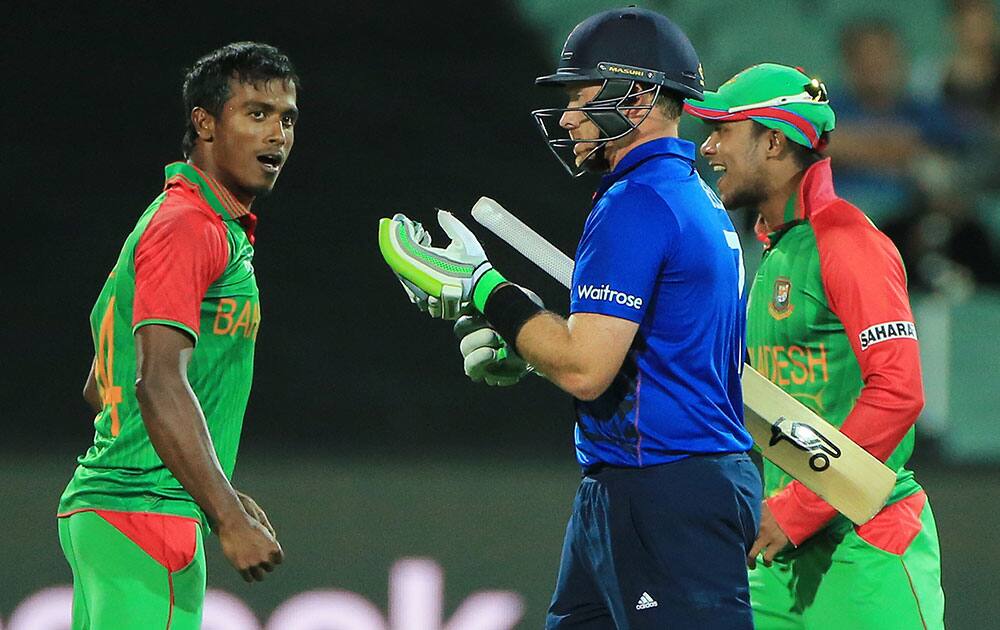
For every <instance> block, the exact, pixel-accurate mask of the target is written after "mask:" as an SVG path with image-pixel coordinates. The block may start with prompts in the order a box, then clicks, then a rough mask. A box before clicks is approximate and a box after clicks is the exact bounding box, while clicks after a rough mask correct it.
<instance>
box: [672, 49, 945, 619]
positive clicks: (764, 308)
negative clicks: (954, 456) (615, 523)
mask: <svg viewBox="0 0 1000 630" xmlns="http://www.w3.org/2000/svg"><path fill="white" fill-rule="evenodd" d="M686 109H687V111H688V112H689V113H691V114H693V115H694V116H697V117H699V118H702V119H703V120H705V121H706V122H708V123H710V124H711V125H712V126H713V130H712V133H711V135H709V137H708V139H706V140H705V142H704V144H703V145H702V149H701V150H702V154H703V155H704V156H705V157H706V158H707V159H708V161H709V163H710V164H711V166H712V167H713V169H714V170H716V171H718V172H721V173H722V176H721V178H720V179H719V182H718V189H719V193H720V196H721V198H722V200H723V202H724V203H725V204H726V206H728V207H729V208H730V209H732V208H741V207H746V208H756V209H758V210H759V211H760V216H759V219H758V222H757V232H758V236H759V237H760V239H761V240H762V241H763V242H764V245H765V249H764V255H763V259H762V262H761V265H760V268H759V269H758V271H757V275H756V278H755V279H754V283H753V287H752V288H751V290H750V299H749V305H748V313H747V347H748V351H749V355H750V362H751V364H752V365H753V367H754V368H756V369H757V370H758V371H759V372H761V373H762V374H764V375H766V376H767V377H768V378H769V379H770V380H771V381H773V382H774V383H776V384H777V385H778V386H779V387H781V388H782V389H783V390H785V391H786V392H788V393H789V394H791V395H792V396H795V397H796V398H797V399H798V400H800V401H801V402H802V403H804V404H805V405H806V406H808V407H809V408H811V409H812V410H813V411H815V412H816V413H817V414H819V415H820V416H822V417H823V418H824V419H826V420H827V421H828V422H830V423H831V424H833V425H835V426H838V427H839V428H840V430H841V431H842V432H843V433H844V435H846V436H847V437H849V438H851V439H852V440H854V441H855V442H857V443H858V444H859V445H861V446H862V447H863V448H864V449H865V450H867V451H868V452H869V453H871V454H872V455H874V456H875V457H877V458H878V459H880V460H882V461H883V462H885V463H886V465H888V466H889V468H891V469H892V470H894V471H896V473H897V480H896V486H895V488H894V490H893V492H892V494H891V495H890V497H889V500H888V503H887V505H886V507H885V508H883V509H882V511H881V512H879V513H878V514H877V515H876V516H875V517H874V518H873V519H872V520H871V521H869V522H868V523H866V524H864V525H861V526H854V525H853V524H852V523H851V522H850V521H849V520H848V519H847V518H846V517H844V516H842V515H840V514H839V513H838V512H837V511H836V510H835V509H833V508H832V507H830V505H829V504H827V503H826V502H825V501H823V500H822V499H820V498H819V497H818V496H817V495H816V494H815V493H814V492H812V491H811V490H809V489H808V488H806V487H805V486H804V485H803V484H802V483H801V482H799V481H795V480H793V479H792V478H791V477H790V476H788V475H787V474H786V473H785V472H784V471H782V470H781V469H780V468H778V467H777V466H775V465H774V464H772V463H770V462H768V461H766V460H765V462H764V488H765V496H766V499H765V501H764V504H763V507H762V510H761V525H760V533H759V534H758V537H757V540H756V542H755V544H754V546H753V548H752V549H751V552H750V556H749V557H748V566H750V568H751V572H750V599H751V604H752V606H753V611H754V623H755V626H756V627H757V628H758V629H759V630H784V629H802V630H805V629H809V630H814V629H819V630H824V629H830V630H834V629H836V630H843V629H846V628H850V629H851V630H865V629H871V630H876V629H877V630H894V629H911V628H916V629H920V628H933V629H938V628H943V627H944V593H943V591H942V590H941V568H940V550H939V547H938V540H937V531H936V527H935V524H934V516H933V514H932V512H931V508H930V504H929V503H928V500H927V495H926V494H925V493H924V491H923V489H922V488H921V487H920V485H919V484H918V483H917V482H916V480H915V479H914V476H913V473H912V472H910V471H909V470H907V469H906V468H905V465H906V462H907V460H908V459H909V458H910V455H911V453H912V452H913V441H914V431H913V424H914V421H915V420H916V418H917V415H918V414H919V413H920V410H921V409H922V408H923V402H924V401H923V387H922V384H921V379H920V356H919V348H918V345H917V333H916V327H915V326H914V322H913V315H912V313H911V311H910V304H909V296H908V294H907V288H906V273H905V271H904V269H903V263H902V261H901V259H900V257H899V253H898V252H897V250H896V248H895V246H894V245H893V244H892V242H891V241H890V240H889V239H888V238H887V237H886V236H885V235H884V234H883V233H882V232H880V231H879V230H878V229H877V228H876V227H875V226H874V225H873V224H872V223H871V221H869V220H868V218H867V217H866V216H865V215H864V214H863V213H862V212H861V211H860V210H859V209H858V208H856V207H854V206H853V205H851V204H850V203H848V202H847V201H845V200H843V199H841V198H839V197H838V196H837V195H836V193H835V192H834V188H833V177H832V173H831V168H830V160H829V159H825V158H824V156H823V155H822V153H821V151H822V149H823V148H824V147H825V145H826V143H827V141H828V139H829V133H830V132H831V131H832V130H833V128H834V124H835V117H834V113H833V110H832V109H831V107H830V103H829V99H828V97H827V93H826V87H825V86H824V85H823V84H822V83H821V82H820V81H818V80H816V79H813V78H810V77H809V76H808V75H806V74H804V73H803V72H802V71H801V70H800V69H797V68H791V67H788V66H782V65H778V64H760V65H756V66H753V67H751V68H748V69H746V70H744V71H743V72H741V73H739V74H737V75H736V76H735V77H733V78H732V79H730V80H729V81H727V82H726V83H725V84H723V85H722V87H720V88H719V90H718V91H717V92H706V93H705V100H704V101H703V102H700V103H694V102H689V103H688V104H687V105H686ZM761 554H762V556H763V562H762V563H759V564H758V562H757V556H758V555H761Z"/></svg>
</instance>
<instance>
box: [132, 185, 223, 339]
mask: <svg viewBox="0 0 1000 630" xmlns="http://www.w3.org/2000/svg"><path fill="white" fill-rule="evenodd" d="M165 204H166V202H165ZM228 261H229V243H228V241H227V240H226V228H225V226H224V225H223V224H222V219H221V217H219V216H218V215H214V214H213V215H209V214H208V213H206V212H204V211H202V210H201V209H199V208H197V207H193V206H190V205H172V206H166V205H164V206H161V207H160V209H159V210H157V211H156V214H154V215H153V218H152V220H150V222H149V224H148V225H147V226H146V230H145V231H144V232H143V233H142V236H140V237H139V243H138V245H136V248H135V301H134V302H133V307H132V329H133V331H135V330H136V329H138V328H139V327H141V326H143V325H146V324H167V325H174V326H177V327H179V328H182V329H184V330H186V331H187V332H188V333H190V334H192V335H193V336H194V338H195V339H197V338H198V333H199V329H200V326H199V324H200V321H201V302H202V299H203V298H204V297H205V291H206V290H208V287H209V286H210V285H211V284H212V282H214V281H215V279H216V278H218V277H219V276H220V275H222V272H223V271H224V270H225V268H226V263H227V262H228Z"/></svg>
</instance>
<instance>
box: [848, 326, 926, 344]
mask: <svg viewBox="0 0 1000 630" xmlns="http://www.w3.org/2000/svg"><path fill="white" fill-rule="evenodd" d="M858 337H859V338H860V339H861V350H867V349H868V348H869V347H871V346H873V345H875V344H877V343H882V342H883V341H889V340H890V339H916V338H917V327H916V326H914V325H913V322H907V321H900V322H885V323H882V324H875V325H874V326H869V327H868V328H865V329H864V330H862V331H861V333H860V334H859V335H858Z"/></svg>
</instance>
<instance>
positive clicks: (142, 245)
mask: <svg viewBox="0 0 1000 630" xmlns="http://www.w3.org/2000/svg"><path fill="white" fill-rule="evenodd" d="M298 82H299V80H298V77H297V76H296V74H295V71H294V69H293V68H292V66H291V63H290V62H289V60H288V58H287V57H286V56H285V55H284V54H282V53H281V52H280V51H278V50H277V49H275V48H273V47H271V46H267V45H264V44H257V43H253V42H241V43H236V44H229V45H227V46H224V47H222V48H220V49H218V50H216V51H214V52H212V53H209V54H208V55H206V56H205V57H203V58H201V59H199V60H198V61H197V62H196V63H195V64H194V66H193V67H192V68H191V70H190V71H189V72H188V74H187V77H186V79H185V82H184V90H183V92H184V102H185V106H186V110H187V112H188V115H189V119H188V129H187V132H186V135H185V138H184V153H185V156H186V158H187V161H186V162H175V163H173V164H170V165H168V166H167V168H166V184H165V186H164V190H163V192H162V193H161V194H160V195H159V196H158V197H157V198H156V199H155V200H154V201H153V202H152V204H151V205H150V206H149V207H148V208H147V209H146V211H145V212H144V213H143V214H142V215H141V216H140V217H139V220H138V223H137V224H136V226H135V229H134V230H133V231H132V233H131V234H130V235H129V236H128V237H127V238H126V240H125V244H124V246H123V248H122V250H121V253H120V254H119V257H118V260H117V263H116V264H115V266H114V268H113V269H112V271H111V274H110V276H109V277H108V279H107V281H106V282H105V285H104V288H103V290H102V291H101V294H100V296H99V297H98V300H97V303H96V305H95V306H94V310H93V312H92V314H91V328H92V332H93V338H94V349H95V358H94V363H93V366H92V368H91V371H90V375H89V377H88V378H87V383H86V386H85V388H84V397H85V399H86V400H87V402H88V403H89V404H90V405H91V407H93V409H94V411H95V412H96V414H97V416H96V418H95V420H94V427H95V436H94V444H93V446H91V447H90V449H89V450H88V451H87V453H86V454H85V455H83V456H82V457H80V459H79V466H78V467H77V469H76V472H75V474H74V475H73V478H72V479H71V480H70V482H69V485H68V486H67V487H66V490H65V492H64V493H63V495H62V498H61V500H60V502H59V540H60V543H61V545H62V548H63V552H64V553H65V555H66V559H67V561H68V562H69V564H70V567H71V569H72V571H73V628H74V630H108V629H111V630H116V629H122V630H124V629H135V628H143V629H147V628H149V629H153V628H165V629H167V628H169V629H172V630H188V629H190V630H193V629H195V628H199V627H200V626H201V613H202V605H203V602H204V597H205V554H204V547H203V535H204V534H205V533H206V532H208V531H209V529H211V530H214V531H215V532H216V534H217V535H218V537H219V542H220V544H221V545H222V551H223V553H224V554H225V555H226V557H227V558H228V560H229V561H230V562H231V563H232V565H233V566H234V567H235V568H236V569H237V570H238V571H239V572H240V573H241V574H242V575H243V577H244V579H246V580H247V581H253V580H262V579H263V578H264V576H265V574H266V573H267V572H268V571H271V570H273V569H274V567H275V566H276V565H277V564H279V563H281V561H282V558H283V554H282V550H281V546H280V545H279V544H278V541H277V540H276V538H275V535H274V530H273V529H272V528H271V525H270V523H269V522H268V520H267V516H266V515H265V514H264V512H263V510H261V509H260V507H259V506H258V505H257V504H256V503H255V502H254V501H253V499H251V498H250V497H248V496H246V495H244V494H242V493H240V492H238V491H237V490H235V489H234V488H233V486H232V485H231V484H230V481H229V479H230V478H231V476H232V473H233V468H234V466H235V464H236V452H237V448H238V445H239V438H240V433H241V431H242V427H243V414H244V412H245V410H246V404H247V399H248V397H249V394H250V384H251V380H252V373H253V351H254V344H255V341H256V337H257V328H258V326H259V324H260V302H259V299H258V290H257V282H256V278H255V276H254V268H253V263H252V260H253V244H254V227H255V225H256V217H255V216H254V215H253V214H252V213H251V212H250V205H251V203H252V202H253V200H254V198H255V197H257V196H259V195H262V194H266V193H268V192H269V191H270V190H271V188H272V187H273V186H274V183H275V181H276V180H277V177H278V174H279V173H280V171H281V168H282V166H283V165H284V163H285V161H286V160H287V158H288V155H289V153H290V152H291V149H292V144H293V141H294V127H295V122H296V119H297V116H298V110H297V109H296V90H297V88H298Z"/></svg>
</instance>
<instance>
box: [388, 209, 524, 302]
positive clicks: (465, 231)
mask: <svg viewBox="0 0 1000 630" xmlns="http://www.w3.org/2000/svg"><path fill="white" fill-rule="evenodd" d="M438 223H439V224H440V225H441V227H442V229H444V231H445V234H447V235H448V237H449V238H451V243H450V244H449V245H448V247H446V248H444V249H441V248H438V247H431V246H430V245H429V242H428V244H427V245H425V244H422V241H424V238H423V236H422V232H421V230H422V228H420V224H419V223H416V222H415V221H412V220H410V219H409V218H407V217H406V216H404V215H402V214H397V215H396V216H394V217H392V218H391V219H381V220H380V221H379V224H378V246H379V249H380V250H381V251H382V257H383V258H385V262H386V263H388V265H389V267H390V268H392V271H393V272H394V273H395V274H396V275H397V276H398V277H399V278H400V280H403V281H405V283H409V284H410V285H412V286H414V287H416V288H417V289H419V290H420V291H421V292H423V293H425V294H427V296H428V301H429V302H430V301H431V298H433V300H436V301H437V303H436V304H435V308H433V309H430V308H429V309H428V313H430V314H431V316H432V317H440V318H441V319H457V318H458V317H459V316H460V315H462V314H463V313H469V312H472V311H473V310H474V309H475V310H478V311H479V312H482V310H483V307H484V306H485V304H486V298H488V297H489V295H490V293H491V292H492V291H493V289H495V288H496V287H497V286H498V285H500V284H502V283H503V282H506V280H505V279H504V277H503V276H501V275H500V273H499V272H498V271H497V270H495V269H493V265H491V264H490V262H489V261H488V260H486V252H484V251H483V246H482V245H481V244H480V243H479V241H478V240H477V239H476V237H475V235H474V234H473V233H472V232H471V231H470V230H469V228H467V227H465V225H463V224H462V222H461V221H459V220H458V219H456V218H455V217H454V216H453V215H452V214H451V213H450V212H446V211H444V210H438ZM405 283H404V286H405Z"/></svg>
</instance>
